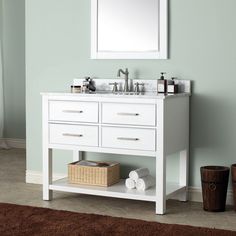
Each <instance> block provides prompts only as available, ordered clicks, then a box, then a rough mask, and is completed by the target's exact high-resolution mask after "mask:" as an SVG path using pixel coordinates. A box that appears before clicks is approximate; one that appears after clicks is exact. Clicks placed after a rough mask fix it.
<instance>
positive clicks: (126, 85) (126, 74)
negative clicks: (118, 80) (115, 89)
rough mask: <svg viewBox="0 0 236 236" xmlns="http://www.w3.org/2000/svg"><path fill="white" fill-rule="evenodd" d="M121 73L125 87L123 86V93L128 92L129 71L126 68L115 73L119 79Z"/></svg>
mask: <svg viewBox="0 0 236 236" xmlns="http://www.w3.org/2000/svg"><path fill="white" fill-rule="evenodd" d="M121 73H122V74H124V75H125V85H124V92H129V71H128V68H126V69H125V71H124V70H122V69H119V70H118V72H117V76H118V77H120V76H121Z"/></svg>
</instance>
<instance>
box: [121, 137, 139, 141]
mask: <svg viewBox="0 0 236 236" xmlns="http://www.w3.org/2000/svg"><path fill="white" fill-rule="evenodd" d="M117 139H118V140H125V141H139V138H123V137H118V138H117Z"/></svg>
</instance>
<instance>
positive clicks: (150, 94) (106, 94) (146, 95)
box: [40, 91, 191, 99]
mask: <svg viewBox="0 0 236 236" xmlns="http://www.w3.org/2000/svg"><path fill="white" fill-rule="evenodd" d="M40 94H41V95H42V96H80V97H111V98H116V97H117V98H122V97H124V98H143V99H146V98H149V99H166V98H174V97H180V96H181V97H183V96H191V94H190V93H177V94H160V93H159V94H158V93H157V92H155V91H153V92H145V93H143V94H135V93H131V94H125V93H122V92H121V93H112V92H110V91H98V92H92V93H71V92H68V91H67V92H66V91H65V92H42V93H40Z"/></svg>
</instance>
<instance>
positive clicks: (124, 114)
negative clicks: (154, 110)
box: [117, 112, 139, 116]
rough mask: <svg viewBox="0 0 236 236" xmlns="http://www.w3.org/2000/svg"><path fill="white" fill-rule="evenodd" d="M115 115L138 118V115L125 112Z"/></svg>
mask: <svg viewBox="0 0 236 236" xmlns="http://www.w3.org/2000/svg"><path fill="white" fill-rule="evenodd" d="M117 115H119V116H139V114H138V113H127V112H126V113H125V112H121V113H117Z"/></svg>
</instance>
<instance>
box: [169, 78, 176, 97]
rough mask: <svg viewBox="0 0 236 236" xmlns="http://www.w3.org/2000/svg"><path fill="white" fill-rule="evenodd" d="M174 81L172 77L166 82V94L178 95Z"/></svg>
mask: <svg viewBox="0 0 236 236" xmlns="http://www.w3.org/2000/svg"><path fill="white" fill-rule="evenodd" d="M175 79H176V78H174V77H172V78H171V80H169V81H168V86H167V92H168V93H178V85H177V84H175Z"/></svg>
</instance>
